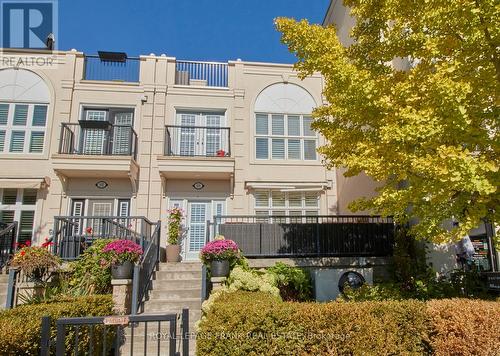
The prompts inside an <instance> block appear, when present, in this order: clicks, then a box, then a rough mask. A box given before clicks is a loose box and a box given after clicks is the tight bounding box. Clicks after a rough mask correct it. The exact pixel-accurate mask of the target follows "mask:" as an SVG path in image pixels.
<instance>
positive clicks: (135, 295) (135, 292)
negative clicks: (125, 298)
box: [130, 265, 141, 315]
mask: <svg viewBox="0 0 500 356" xmlns="http://www.w3.org/2000/svg"><path fill="white" fill-rule="evenodd" d="M140 277H141V267H140V266H139V265H134V274H133V277H132V306H131V311H130V312H131V314H132V315H136V314H137V312H138V309H139V278H140Z"/></svg>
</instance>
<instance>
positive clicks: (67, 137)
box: [59, 121, 137, 159]
mask: <svg viewBox="0 0 500 356" xmlns="http://www.w3.org/2000/svg"><path fill="white" fill-rule="evenodd" d="M95 124H96V125H94V126H91V127H85V126H82V125H81V124H77V123H74V124H73V123H63V124H62V126H61V136H60V141H59V153H61V154H74V155H109V156H132V157H134V159H135V158H136V157H137V134H136V132H135V131H134V129H133V128H132V127H131V126H128V125H112V124H109V123H107V122H100V121H96V122H95Z"/></svg>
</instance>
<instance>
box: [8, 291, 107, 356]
mask: <svg viewBox="0 0 500 356" xmlns="http://www.w3.org/2000/svg"><path fill="white" fill-rule="evenodd" d="M112 307H113V302H112V299H111V296H110V295H94V296H87V297H79V298H71V299H70V298H67V299H59V300H56V301H51V302H45V303H40V304H31V305H22V306H19V307H17V308H14V309H11V310H6V311H2V312H0V355H38V354H39V352H40V332H41V320H42V317H43V316H46V315H48V316H50V317H51V318H52V325H51V335H52V337H54V336H55V334H56V329H55V320H56V319H57V318H62V317H77V316H102V315H110V314H112ZM69 336H71V333H69ZM81 340H82V343H84V342H85V336H84V337H83V339H81Z"/></svg>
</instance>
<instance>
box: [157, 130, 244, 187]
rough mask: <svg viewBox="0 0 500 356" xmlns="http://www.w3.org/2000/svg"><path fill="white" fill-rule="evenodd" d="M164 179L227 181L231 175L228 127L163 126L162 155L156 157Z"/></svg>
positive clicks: (232, 166) (231, 159)
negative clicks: (200, 178)
mask: <svg viewBox="0 0 500 356" xmlns="http://www.w3.org/2000/svg"><path fill="white" fill-rule="evenodd" d="M158 167H159V169H160V173H161V174H162V175H163V176H165V177H166V178H195V177H196V176H199V175H200V174H203V177H204V178H206V179H228V178H231V177H232V176H233V174H234V159H233V158H231V129H230V128H229V127H210V126H178V125H168V126H166V127H165V148H164V155H163V156H159V157H158Z"/></svg>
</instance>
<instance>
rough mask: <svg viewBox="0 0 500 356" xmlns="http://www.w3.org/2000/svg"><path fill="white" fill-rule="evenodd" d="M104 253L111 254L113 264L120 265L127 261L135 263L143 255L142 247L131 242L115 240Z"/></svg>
mask: <svg viewBox="0 0 500 356" xmlns="http://www.w3.org/2000/svg"><path fill="white" fill-rule="evenodd" d="M103 252H104V253H106V254H109V256H110V259H111V263H113V264H118V263H123V262H126V261H129V262H132V263H135V262H137V261H138V260H139V257H140V256H141V255H142V254H143V251H142V248H141V246H139V245H138V244H136V243H135V242H134V241H130V240H115V241H112V242H110V243H108V244H107V245H106V246H105V247H104V249H103Z"/></svg>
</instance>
